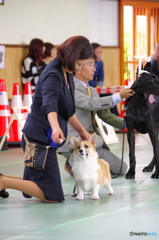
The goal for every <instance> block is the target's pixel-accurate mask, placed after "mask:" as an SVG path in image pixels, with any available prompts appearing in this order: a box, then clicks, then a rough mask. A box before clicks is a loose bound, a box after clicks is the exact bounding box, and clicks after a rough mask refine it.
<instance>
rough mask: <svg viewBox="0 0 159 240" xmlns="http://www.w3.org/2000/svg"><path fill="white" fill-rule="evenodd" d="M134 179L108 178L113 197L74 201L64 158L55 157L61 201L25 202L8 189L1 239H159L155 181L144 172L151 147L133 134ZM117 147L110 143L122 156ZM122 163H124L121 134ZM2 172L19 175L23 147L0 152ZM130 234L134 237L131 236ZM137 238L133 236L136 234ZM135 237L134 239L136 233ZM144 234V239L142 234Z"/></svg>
mask: <svg viewBox="0 0 159 240" xmlns="http://www.w3.org/2000/svg"><path fill="white" fill-rule="evenodd" d="M135 137H136V158H137V169H136V179H135V180H126V179H125V178H124V177H118V178H116V179H113V180H112V187H113V189H114V191H115V195H113V196H108V195H107V190H106V188H103V189H101V190H100V197H101V199H100V200H96V201H95V200H94V201H93V200H91V197H90V196H86V197H85V200H84V201H76V200H75V198H74V197H72V196H70V195H67V194H72V191H73V187H74V180H73V178H71V177H69V176H68V174H67V173H66V172H65V171H64V170H63V166H64V162H65V160H64V158H63V157H61V156H58V159H59V165H60V169H61V177H62V183H63V189H64V193H65V194H66V195H67V196H66V197H65V202H64V203H58V204H47V203H42V202H40V201H39V200H37V199H32V200H28V199H25V198H23V197H22V194H21V192H18V191H15V190H8V191H9V193H10V197H9V198H8V199H0V239H1V240H13V239H16V240H18V239H24V240H27V239H34V240H36V239H38V240H47V239H51V240H73V239H75V240H87V239H88V240H96V239H97V240H111V239H112V240H128V239H135V240H140V239H141V240H142V239H147V240H151V239H159V180H154V179H151V178H150V177H151V174H152V173H143V172H142V168H143V167H144V166H145V165H146V164H147V163H149V161H150V160H151V159H152V146H151V143H150V141H149V138H148V137H147V135H140V134H135ZM118 138H119V139H120V143H117V144H112V145H109V146H110V148H111V151H112V152H114V153H115V154H116V155H118V156H120V157H121V147H122V134H118ZM124 160H125V161H126V162H128V144H127V140H126V135H125V148H124ZM0 172H2V173H4V174H12V175H22V172H23V153H22V150H21V148H9V150H6V151H2V152H0ZM130 232H132V233H131V234H132V235H133V236H130ZM134 234H135V235H134ZM136 234H138V235H136ZM146 234H147V236H145V235H146Z"/></svg>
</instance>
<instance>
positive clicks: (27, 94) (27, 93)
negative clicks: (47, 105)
mask: <svg viewBox="0 0 159 240" xmlns="http://www.w3.org/2000/svg"><path fill="white" fill-rule="evenodd" d="M31 104H32V88H31V82H27V83H25V87H24V98H23V106H25V107H29V108H30V106H31ZM24 112H25V118H27V116H28V111H27V110H26V109H25V110H24Z"/></svg>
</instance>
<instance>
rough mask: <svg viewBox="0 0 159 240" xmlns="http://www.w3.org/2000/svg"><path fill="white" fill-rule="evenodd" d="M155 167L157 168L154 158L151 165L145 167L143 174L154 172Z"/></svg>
mask: <svg viewBox="0 0 159 240" xmlns="http://www.w3.org/2000/svg"><path fill="white" fill-rule="evenodd" d="M154 166H155V162H154V157H153V159H152V161H151V162H150V163H149V165H148V166H146V167H144V168H143V170H142V171H143V172H152V171H153V169H154Z"/></svg>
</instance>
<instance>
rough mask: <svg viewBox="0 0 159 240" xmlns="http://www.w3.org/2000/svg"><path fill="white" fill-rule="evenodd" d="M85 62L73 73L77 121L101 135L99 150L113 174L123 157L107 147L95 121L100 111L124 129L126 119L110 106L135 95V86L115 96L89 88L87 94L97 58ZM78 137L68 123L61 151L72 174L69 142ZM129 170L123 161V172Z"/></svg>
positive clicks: (111, 122) (103, 116) (101, 116)
mask: <svg viewBox="0 0 159 240" xmlns="http://www.w3.org/2000/svg"><path fill="white" fill-rule="evenodd" d="M80 64H81V65H82V67H81V69H78V70H76V73H75V76H74V83H75V107H76V111H75V114H76V116H77V118H78V120H79V121H80V122H81V123H82V125H83V126H84V128H85V129H86V130H87V131H88V132H90V133H92V132H96V133H97V134H98V136H97V137H98V139H97V146H96V149H97V152H98V155H99V158H102V159H104V160H106V161H107V162H108V163H109V165H110V171H111V173H112V174H118V173H119V171H120V168H121V159H120V158H118V157H117V156H115V155H114V154H113V153H112V152H110V151H109V148H108V146H107V145H106V144H105V143H104V142H103V139H102V138H101V137H100V135H99V132H98V129H97V127H96V125H95V124H94V117H95V114H96V113H97V114H98V117H99V118H101V119H102V120H103V121H104V122H106V123H108V124H110V125H112V126H113V127H115V128H118V129H122V128H125V124H124V119H123V118H120V117H118V116H116V115H115V114H112V113H111V112H110V111H109V108H111V107H113V106H114V105H115V104H117V103H119V102H121V101H122V98H128V97H130V96H133V94H134V92H132V89H128V88H127V89H123V90H121V91H120V93H116V94H114V95H112V96H107V97H102V98H101V97H99V95H98V93H97V91H96V90H95V89H94V88H92V87H90V91H91V96H89V95H88V91H87V89H88V88H87V86H88V82H89V80H90V79H92V77H93V75H94V72H95V67H94V59H93V58H91V59H89V60H83V61H81V63H80ZM71 136H76V137H78V136H79V134H78V133H77V132H76V131H75V130H74V129H73V128H72V127H71V126H70V125H68V137H67V139H66V142H65V144H64V145H63V146H62V147H61V148H59V149H58V151H57V152H58V153H60V154H62V155H63V156H64V157H65V158H67V161H66V163H65V170H67V172H69V173H70V175H72V174H73V173H72V171H71V166H72V164H73V154H72V152H73V149H72V146H71V144H70V137H71ZM126 170H127V164H126V163H125V162H123V164H122V169H121V174H125V173H126Z"/></svg>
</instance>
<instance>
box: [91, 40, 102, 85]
mask: <svg viewBox="0 0 159 240" xmlns="http://www.w3.org/2000/svg"><path fill="white" fill-rule="evenodd" d="M91 46H92V49H93V53H94V57H95V68H96V71H95V72H94V75H93V78H92V80H90V81H89V85H90V86H91V87H103V84H104V64H103V61H102V60H101V57H102V47H101V45H100V44H98V43H91Z"/></svg>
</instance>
